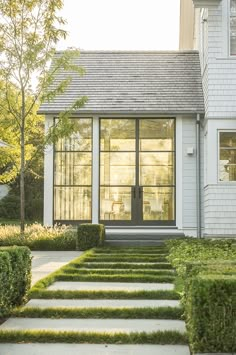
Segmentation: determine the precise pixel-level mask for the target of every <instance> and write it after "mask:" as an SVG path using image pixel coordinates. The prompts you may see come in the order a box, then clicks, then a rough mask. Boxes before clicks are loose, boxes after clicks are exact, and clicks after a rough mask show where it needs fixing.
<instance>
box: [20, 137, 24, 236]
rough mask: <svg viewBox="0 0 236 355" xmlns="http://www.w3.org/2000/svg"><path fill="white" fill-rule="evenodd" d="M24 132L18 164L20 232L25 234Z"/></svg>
mask: <svg viewBox="0 0 236 355" xmlns="http://www.w3.org/2000/svg"><path fill="white" fill-rule="evenodd" d="M24 134H25V133H24V130H21V164H20V232H21V234H22V235H23V234H24V232H25V144H24Z"/></svg>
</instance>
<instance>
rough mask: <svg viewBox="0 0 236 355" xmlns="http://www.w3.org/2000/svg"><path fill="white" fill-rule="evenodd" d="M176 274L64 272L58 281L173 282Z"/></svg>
mask: <svg viewBox="0 0 236 355" xmlns="http://www.w3.org/2000/svg"><path fill="white" fill-rule="evenodd" d="M174 279H175V276H169V275H157V276H154V275H143V274H142V273H141V272H140V274H136V275H134V274H133V273H131V274H128V273H127V274H126V275H122V274H121V275H120V274H119V272H118V273H117V274H116V275H107V274H106V273H105V272H104V273H100V274H96V273H95V274H89V275H82V274H81V273H79V274H67V273H62V274H60V275H59V276H58V277H57V280H58V281H101V282H148V283H156V282H158V283H165V282H173V281H174Z"/></svg>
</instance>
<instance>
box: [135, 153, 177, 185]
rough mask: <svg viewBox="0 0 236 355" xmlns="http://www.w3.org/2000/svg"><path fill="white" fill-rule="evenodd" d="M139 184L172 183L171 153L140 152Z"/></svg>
mask: <svg viewBox="0 0 236 355" xmlns="http://www.w3.org/2000/svg"><path fill="white" fill-rule="evenodd" d="M140 184H141V185H143V186H144V185H173V184H174V173H173V153H161V152H158V153H140Z"/></svg>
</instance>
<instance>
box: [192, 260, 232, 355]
mask: <svg viewBox="0 0 236 355" xmlns="http://www.w3.org/2000/svg"><path fill="white" fill-rule="evenodd" d="M222 268H223V266H222ZM235 271H236V268H235ZM185 313H186V316H187V318H186V321H187V329H188V333H189V340H190V344H191V348H192V350H193V351H194V352H211V353H216V352H217V353H218V352H222V353H223V352H224V353H233V352H235V351H236V342H235V339H236V274H235V275H219V274H218V275H214V274H208V275H207V274H199V275H196V276H195V277H192V278H191V279H190V280H189V282H188V284H187V287H186V305H185Z"/></svg>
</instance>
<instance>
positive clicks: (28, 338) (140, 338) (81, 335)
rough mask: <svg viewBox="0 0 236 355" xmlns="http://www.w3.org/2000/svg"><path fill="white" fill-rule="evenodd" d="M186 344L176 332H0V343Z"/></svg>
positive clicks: (185, 337) (184, 338) (181, 335)
mask: <svg viewBox="0 0 236 355" xmlns="http://www.w3.org/2000/svg"><path fill="white" fill-rule="evenodd" d="M6 342H7V343H77V344H79V343H80V344H82V343H83V344H104V343H106V344H178V345H180V344H187V343H188V340H187V335H186V334H181V333H179V332H178V331H170V330H169V331H156V332H152V333H146V332H141V333H140V332H133V333H122V332H120V333H108V332H106V333H101V332H98V333H97V332H76V331H54V330H1V332H0V343H6Z"/></svg>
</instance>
